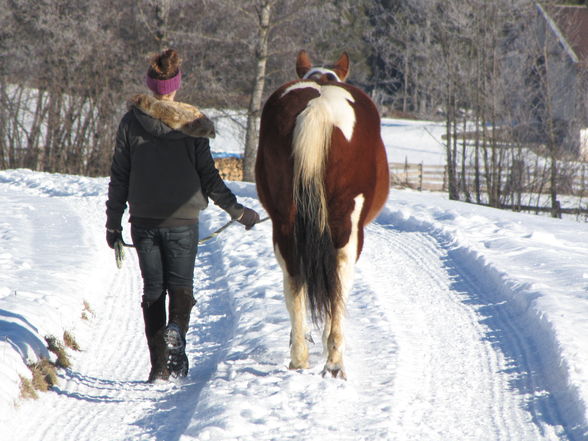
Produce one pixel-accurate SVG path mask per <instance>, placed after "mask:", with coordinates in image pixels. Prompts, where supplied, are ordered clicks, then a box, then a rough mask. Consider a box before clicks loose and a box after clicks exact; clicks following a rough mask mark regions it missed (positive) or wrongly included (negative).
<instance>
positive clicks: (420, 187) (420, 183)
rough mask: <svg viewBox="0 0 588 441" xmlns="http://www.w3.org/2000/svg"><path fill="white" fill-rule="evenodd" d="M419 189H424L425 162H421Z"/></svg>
mask: <svg viewBox="0 0 588 441" xmlns="http://www.w3.org/2000/svg"><path fill="white" fill-rule="evenodd" d="M419 191H423V162H422V161H421V163H420V164H419Z"/></svg>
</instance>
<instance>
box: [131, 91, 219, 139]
mask: <svg viewBox="0 0 588 441" xmlns="http://www.w3.org/2000/svg"><path fill="white" fill-rule="evenodd" d="M129 106H131V107H137V108H138V109H139V110H141V111H142V112H143V113H146V114H147V115H149V116H151V117H153V118H156V119H158V120H160V121H161V122H163V123H164V124H165V125H167V126H169V127H171V128H172V129H174V130H178V131H180V132H182V133H184V134H186V135H188V136H192V137H195V138H214V137H215V135H216V133H215V130H214V123H213V122H212V121H211V120H210V119H209V118H208V117H207V116H206V115H205V114H204V113H202V112H201V111H200V110H199V109H198V108H197V107H196V106H192V105H191V104H186V103H182V102H179V101H167V100H158V99H157V98H155V97H153V96H151V95H146V94H139V95H135V96H133V97H132V98H131V99H130V100H129Z"/></svg>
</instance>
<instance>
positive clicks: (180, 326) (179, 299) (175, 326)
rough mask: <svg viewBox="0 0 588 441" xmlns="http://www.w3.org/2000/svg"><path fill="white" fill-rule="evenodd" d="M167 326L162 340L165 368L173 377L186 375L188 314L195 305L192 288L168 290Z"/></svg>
mask: <svg viewBox="0 0 588 441" xmlns="http://www.w3.org/2000/svg"><path fill="white" fill-rule="evenodd" d="M169 297H170V301H169V324H168V326H167V328H165V332H164V335H163V338H164V340H165V342H166V344H167V351H168V361H167V368H168V370H169V373H170V375H171V376H173V377H185V376H186V375H188V367H189V365H188V357H187V356H186V333H187V332H188V327H189V325H190V312H191V311H192V307H193V306H194V304H195V303H196V301H195V300H194V296H193V295H192V288H170V290H169Z"/></svg>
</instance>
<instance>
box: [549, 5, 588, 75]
mask: <svg viewBox="0 0 588 441" xmlns="http://www.w3.org/2000/svg"><path fill="white" fill-rule="evenodd" d="M545 11H546V12H547V14H548V15H549V18H550V19H551V21H552V23H550V24H551V25H552V27H553V26H555V29H553V30H554V32H555V33H556V35H558V37H559V38H560V39H561V38H563V39H564V40H565V41H562V44H563V45H564V47H566V50H568V51H571V52H572V53H571V54H570V56H572V59H574V61H578V62H580V63H582V64H587V65H588V7H586V6H549V7H545Z"/></svg>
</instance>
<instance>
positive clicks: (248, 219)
mask: <svg viewBox="0 0 588 441" xmlns="http://www.w3.org/2000/svg"><path fill="white" fill-rule="evenodd" d="M243 208H244V211H243V214H242V215H241V217H240V218H239V219H237V222H239V223H241V224H243V225H245V229H246V230H250V229H251V228H253V226H254V225H255V224H256V223H258V222H259V214H257V211H255V210H252V209H251V208H247V207H243Z"/></svg>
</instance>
